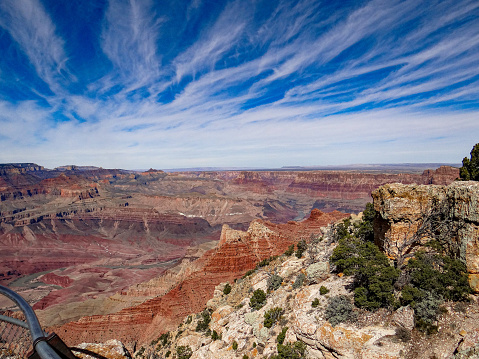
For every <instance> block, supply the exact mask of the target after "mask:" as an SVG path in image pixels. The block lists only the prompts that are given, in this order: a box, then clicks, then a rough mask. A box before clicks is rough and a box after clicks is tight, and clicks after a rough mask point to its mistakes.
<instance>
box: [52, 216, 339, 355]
mask: <svg viewBox="0 0 479 359" xmlns="http://www.w3.org/2000/svg"><path fill="white" fill-rule="evenodd" d="M347 216H348V215H347V214H344V213H339V212H336V213H333V214H325V213H322V212H320V211H319V210H314V211H313V212H312V214H311V216H310V217H309V218H308V219H306V220H304V221H302V222H289V223H287V224H281V225H279V224H272V223H269V222H265V221H261V220H256V221H254V222H253V223H252V224H251V225H250V227H249V229H248V230H247V231H246V232H244V231H238V230H233V229H231V228H230V227H229V226H224V227H223V230H222V233H221V239H220V242H219V243H218V246H217V247H216V248H215V249H213V250H210V251H208V252H206V253H205V254H204V255H203V256H202V257H201V258H199V259H198V260H197V262H196V263H195V266H196V267H197V268H198V270H197V271H195V272H193V273H191V274H190V275H189V276H187V277H186V278H185V279H184V280H183V281H182V282H180V283H179V284H178V285H177V286H175V287H174V288H173V289H172V290H170V291H169V292H168V293H167V294H165V295H163V296H159V297H157V298H154V299H151V300H148V301H146V302H144V303H142V304H140V305H139V306H136V307H133V308H127V309H124V310H122V311H120V312H118V313H115V314H111V315H108V316H92V317H84V318H82V319H80V320H79V321H77V322H72V323H68V324H66V325H64V326H62V327H60V328H57V330H56V331H57V333H58V334H59V335H61V337H62V338H63V339H65V340H66V341H67V342H68V343H70V344H74V343H78V342H83V341H100V342H101V341H105V340H108V339H113V338H116V339H119V340H121V341H123V342H125V343H127V344H128V345H129V346H130V347H131V346H133V345H134V343H136V342H140V343H144V342H148V341H149V340H151V339H153V338H155V337H156V336H158V335H159V334H160V333H162V332H165V331H168V330H171V329H173V328H175V327H176V326H177V325H178V324H179V323H180V322H181V321H182V319H183V318H184V317H185V316H186V315H188V314H189V313H192V312H198V311H201V310H202V309H203V308H204V307H205V305H206V302H207V301H208V299H210V298H211V296H212V295H213V293H214V290H215V286H216V285H218V284H219V283H221V282H225V281H229V282H232V281H233V279H235V278H238V277H240V276H241V275H243V274H244V273H245V272H246V271H248V270H250V269H253V268H254V267H255V266H256V264H257V263H258V262H259V261H261V260H262V259H265V258H268V257H270V256H273V255H279V254H281V253H283V252H284V251H285V250H286V249H287V248H288V246H290V245H291V244H294V243H296V242H298V241H299V240H300V239H304V238H309V236H310V235H311V234H312V233H314V234H318V233H320V230H321V227H323V226H326V225H328V224H329V223H331V222H335V221H337V220H338V219H340V218H345V217H347Z"/></svg>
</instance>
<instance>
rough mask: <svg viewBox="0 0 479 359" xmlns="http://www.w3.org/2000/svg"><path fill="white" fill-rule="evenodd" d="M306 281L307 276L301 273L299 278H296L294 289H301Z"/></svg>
mask: <svg viewBox="0 0 479 359" xmlns="http://www.w3.org/2000/svg"><path fill="white" fill-rule="evenodd" d="M305 279H306V276H305V275H304V274H303V273H299V274H298V276H297V277H296V280H295V281H294V283H293V289H297V288H299V287H301V286H302V285H303V283H304V280H305Z"/></svg>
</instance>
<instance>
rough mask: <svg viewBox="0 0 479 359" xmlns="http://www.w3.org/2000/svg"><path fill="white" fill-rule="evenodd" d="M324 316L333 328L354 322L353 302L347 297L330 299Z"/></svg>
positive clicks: (340, 296)
mask: <svg viewBox="0 0 479 359" xmlns="http://www.w3.org/2000/svg"><path fill="white" fill-rule="evenodd" d="M324 315H325V317H326V320H327V321H329V322H330V323H331V325H332V326H336V325H337V324H339V323H347V322H350V321H352V320H353V319H354V313H353V306H352V304H351V301H350V300H349V298H348V297H346V296H345V295H338V296H337V297H332V298H330V299H329V301H328V305H327V307H326V310H325V312H324Z"/></svg>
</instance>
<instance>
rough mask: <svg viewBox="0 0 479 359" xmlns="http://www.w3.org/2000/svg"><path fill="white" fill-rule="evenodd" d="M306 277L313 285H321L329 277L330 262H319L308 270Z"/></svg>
mask: <svg viewBox="0 0 479 359" xmlns="http://www.w3.org/2000/svg"><path fill="white" fill-rule="evenodd" d="M306 275H307V278H308V280H309V281H310V282H311V283H319V282H321V281H323V280H325V279H326V278H328V277H329V262H317V263H313V264H311V265H310V266H309V267H308V268H306Z"/></svg>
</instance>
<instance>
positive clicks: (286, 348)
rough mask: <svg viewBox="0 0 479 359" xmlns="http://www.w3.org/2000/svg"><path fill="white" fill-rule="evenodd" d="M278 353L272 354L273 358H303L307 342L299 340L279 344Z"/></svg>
mask: <svg viewBox="0 0 479 359" xmlns="http://www.w3.org/2000/svg"><path fill="white" fill-rule="evenodd" d="M277 348H278V355H272V356H271V357H270V358H271V359H302V358H304V353H305V351H306V344H304V343H303V342H300V341H297V342H294V343H289V344H285V345H283V344H278V345H277Z"/></svg>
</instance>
